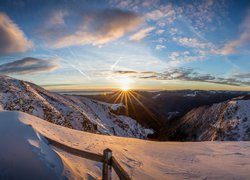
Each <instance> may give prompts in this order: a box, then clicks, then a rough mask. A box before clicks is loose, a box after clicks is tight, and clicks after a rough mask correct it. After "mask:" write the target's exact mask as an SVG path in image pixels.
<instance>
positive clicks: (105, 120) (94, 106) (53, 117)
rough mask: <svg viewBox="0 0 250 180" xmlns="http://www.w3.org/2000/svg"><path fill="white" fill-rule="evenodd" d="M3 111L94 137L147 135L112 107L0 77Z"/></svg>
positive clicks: (140, 127) (0, 100) (143, 136)
mask: <svg viewBox="0 0 250 180" xmlns="http://www.w3.org/2000/svg"><path fill="white" fill-rule="evenodd" d="M1 107H2V109H5V110H15V111H22V112H26V113H28V114H31V115H34V116H37V117H39V118H41V119H44V120H47V121H50V122H53V123H55V124H58V125H62V126H65V127H70V128H73V129H77V130H83V131H89V132H94V133H101V134H109V135H117V136H126V137H137V138H145V137H146V136H147V132H148V131H147V130H146V129H144V128H143V127H142V126H141V125H140V124H138V123H137V122H136V121H135V120H134V119H132V118H129V117H126V116H118V115H115V114H113V113H111V107H112V105H111V104H107V103H101V102H99V101H94V100H91V99H89V98H80V97H73V96H68V95H59V94H57V93H52V92H49V91H46V90H45V89H43V88H41V87H39V86H37V85H35V84H32V83H28V82H25V81H20V80H16V79H13V78H10V77H8V76H1V75H0V108H1Z"/></svg>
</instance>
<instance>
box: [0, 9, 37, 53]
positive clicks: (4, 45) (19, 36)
mask: <svg viewBox="0 0 250 180" xmlns="http://www.w3.org/2000/svg"><path fill="white" fill-rule="evenodd" d="M31 47H32V42H31V41H30V40H28V39H27V37H26V36H25V34H24V33H23V31H22V30H21V29H20V28H19V27H18V25H17V24H15V23H14V22H13V21H12V20H11V19H10V18H9V17H8V16H7V15H6V14H4V13H1V12H0V54H9V53H18V52H25V51H27V50H28V49H30V48H31Z"/></svg>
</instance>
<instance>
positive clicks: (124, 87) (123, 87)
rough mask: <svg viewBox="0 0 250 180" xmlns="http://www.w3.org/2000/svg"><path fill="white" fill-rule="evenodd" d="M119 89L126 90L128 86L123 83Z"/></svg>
mask: <svg viewBox="0 0 250 180" xmlns="http://www.w3.org/2000/svg"><path fill="white" fill-rule="evenodd" d="M121 90H122V91H128V90H129V86H128V85H127V84H124V85H122V87H121Z"/></svg>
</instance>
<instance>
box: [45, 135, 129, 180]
mask: <svg viewBox="0 0 250 180" xmlns="http://www.w3.org/2000/svg"><path fill="white" fill-rule="evenodd" d="M45 138H46V139H47V140H48V142H49V144H50V145H52V146H54V147H57V148H59V149H61V150H63V151H65V152H68V153H70V154H73V155H76V156H78V157H82V158H85V159H89V160H92V161H96V162H101V163H102V164H103V166H102V179H103V180H111V178H112V167H113V169H114V170H115V172H116V174H117V175H118V177H119V178H120V179H121V180H130V179H131V178H130V177H129V175H128V173H127V172H126V171H125V170H124V169H123V168H122V166H121V165H120V164H119V162H118V161H117V160H116V158H115V157H114V156H112V150H110V149H105V150H104V151H103V154H95V153H92V152H88V151H83V150H79V149H75V148H73V147H70V146H67V145H65V144H62V143H59V142H57V141H55V140H53V139H51V138H49V137H45Z"/></svg>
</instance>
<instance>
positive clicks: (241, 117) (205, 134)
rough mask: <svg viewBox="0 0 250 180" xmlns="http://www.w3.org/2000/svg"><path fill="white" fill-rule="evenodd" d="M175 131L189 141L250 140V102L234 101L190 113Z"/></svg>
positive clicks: (200, 108)
mask: <svg viewBox="0 0 250 180" xmlns="http://www.w3.org/2000/svg"><path fill="white" fill-rule="evenodd" d="M174 129H175V131H177V132H181V133H183V134H184V135H185V136H186V139H187V140H201V141H203V140H208V141H210V140H230V141H242V140H243V141H249V140H250V100H249V99H245V100H244V99H237V98H235V99H232V100H230V101H226V102H223V103H218V104H214V105H212V106H210V107H207V106H203V107H199V108H195V109H193V110H191V111H190V112H188V113H187V114H186V115H185V116H184V117H182V118H181V119H180V120H179V124H178V126H177V127H176V128H174Z"/></svg>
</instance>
